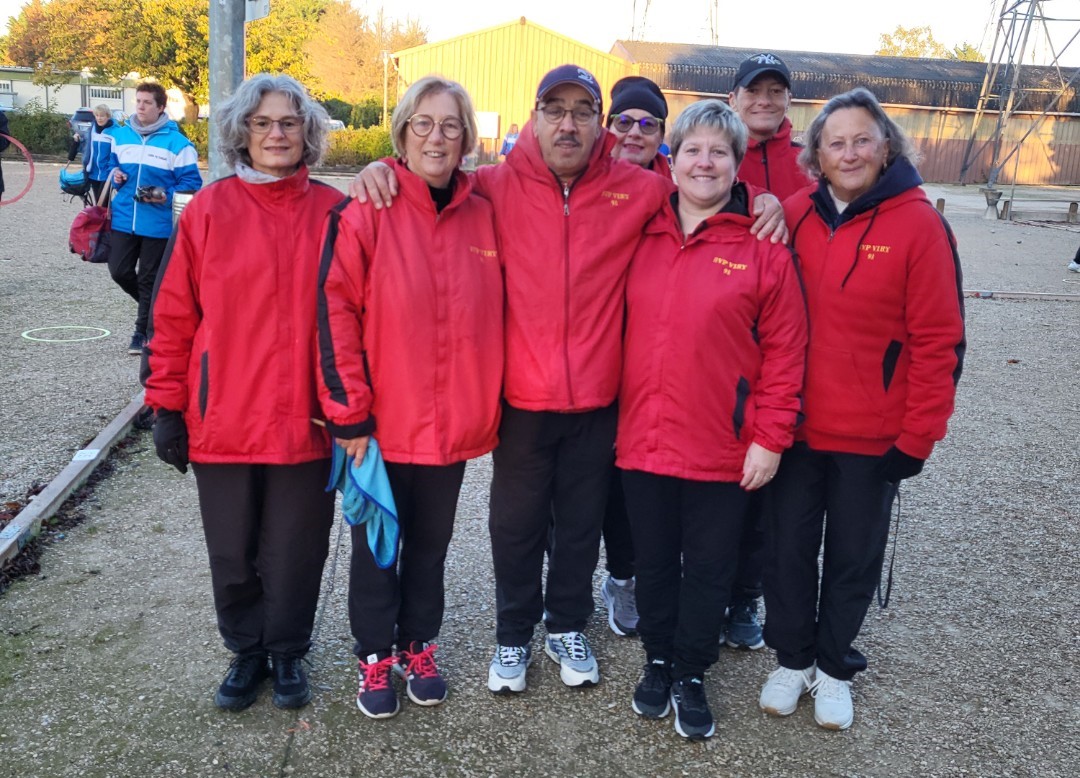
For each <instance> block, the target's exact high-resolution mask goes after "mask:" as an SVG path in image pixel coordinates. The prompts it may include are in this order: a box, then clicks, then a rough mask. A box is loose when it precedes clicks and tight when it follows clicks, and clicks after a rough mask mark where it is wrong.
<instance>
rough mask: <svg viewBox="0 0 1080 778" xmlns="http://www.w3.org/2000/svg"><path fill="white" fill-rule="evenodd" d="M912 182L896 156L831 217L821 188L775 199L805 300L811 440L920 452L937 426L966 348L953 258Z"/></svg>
mask: <svg viewBox="0 0 1080 778" xmlns="http://www.w3.org/2000/svg"><path fill="white" fill-rule="evenodd" d="M918 183H921V179H919V178H918V174H917V173H915V170H914V168H912V167H911V166H910V165H909V164H908V163H907V162H906V161H905V160H903V159H902V158H901V159H899V160H897V161H896V162H894V163H892V164H891V165H890V166H889V168H888V171H887V172H886V173H885V174H884V175H883V176H882V179H881V180H880V181H879V182H878V185H877V186H876V188H875V190H872V191H871V192H869V193H867V195H864V196H863V197H862V198H860V199H859V200H857V201H856V202H854V203H852V204H851V205H849V206H848V209H847V211H850V212H851V213H848V212H847V211H846V212H845V213H844V215H843V217H842V218H841V219H836V216H835V210H834V209H833V207H832V201H831V197H830V195H829V194H828V192H827V190H825V189H824V188H823V189H822V190H820V191H818V190H816V188H815V187H807V188H806V189H804V190H803V191H801V192H799V193H798V194H796V195H795V196H793V197H791V198H789V199H788V200H787V201H786V202H785V203H784V210H785V215H786V217H787V223H788V225H789V227H790V228H791V230H792V234H793V236H792V246H793V247H794V249H795V253H796V256H797V257H798V260H799V263H800V266H801V268H802V273H803V278H804V281H805V284H806V297H807V303H808V308H809V312H810V351H809V355H808V358H807V365H806V386H805V389H804V397H805V413H806V420H805V423H804V424H803V426H802V427H801V428H800V437H801V438H805V440H806V441H807V443H808V444H809V445H810V447H811V448H814V449H818V450H824V451H840V452H848V453H855V454H871V455H879V454H883V453H885V451H887V450H888V449H889V447H890V446H892V445H896V446H897V448H899V449H900V450H901V451H903V452H904V453H905V454H908V455H909V456H912V457H916V458H918V459H926V458H927V457H928V456H929V455H930V451H931V450H932V449H933V446H934V443H935V442H936V441H938V440H941V438H943V437H944V436H945V430H946V422H947V421H948V418H949V416H950V415H951V414H952V410H953V400H954V397H955V394H956V382H957V381H958V380H959V378H960V371H961V368H962V365H963V356H964V349H965V340H964V318H963V316H964V310H963V297H962V291H961V289H962V287H961V280H960V260H959V257H958V256H957V254H956V244H955V240H954V238H953V237H952V233H951V232H950V230H949V228H948V225H947V224H946V223H945V220H944V219H943V218H942V217H941V216H940V215H939V214H938V213H937V211H935V210H934V207H933V206H932V205H931V204H930V201H929V200H927V198H926V195H925V194H924V193H923V191H922V189H921V188H919V186H918ZM823 186H824V185H823ZM830 220H835V221H839V226H836V227H835V229H833V228H830V226H829V223H828V222H829V221H830Z"/></svg>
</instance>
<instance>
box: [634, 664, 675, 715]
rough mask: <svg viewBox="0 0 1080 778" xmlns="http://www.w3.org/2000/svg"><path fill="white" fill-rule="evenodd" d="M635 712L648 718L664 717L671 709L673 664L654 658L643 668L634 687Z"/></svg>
mask: <svg viewBox="0 0 1080 778" xmlns="http://www.w3.org/2000/svg"><path fill="white" fill-rule="evenodd" d="M633 707H634V713H636V714H637V715H639V716H644V717H645V718H647V719H662V718H664V716H666V715H668V711H670V710H671V665H670V664H669V663H668V662H666V661H665V660H663V659H653V660H651V661H650V662H648V663H647V664H646V665H645V666H644V667H643V668H642V669H641V678H640V679H638V684H637V687H636V688H635V689H634V702H633Z"/></svg>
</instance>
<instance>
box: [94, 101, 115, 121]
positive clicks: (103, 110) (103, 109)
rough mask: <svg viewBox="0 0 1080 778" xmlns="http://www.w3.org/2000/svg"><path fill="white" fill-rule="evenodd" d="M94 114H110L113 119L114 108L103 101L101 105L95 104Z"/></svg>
mask: <svg viewBox="0 0 1080 778" xmlns="http://www.w3.org/2000/svg"><path fill="white" fill-rule="evenodd" d="M94 115H95V116H108V117H109V118H110V119H111V118H112V108H110V107H109V106H107V105H105V103H101V104H100V105H95V106H94Z"/></svg>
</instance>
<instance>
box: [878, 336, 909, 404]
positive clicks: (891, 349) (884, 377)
mask: <svg viewBox="0 0 1080 778" xmlns="http://www.w3.org/2000/svg"><path fill="white" fill-rule="evenodd" d="M903 347H904V344H902V343H901V342H900V341H898V340H890V341H889V346H888V348H886V349H885V356H884V358H883V359H882V360H881V384H882V387H883V388H884V389H885V391H886V392H887V391H889V384H891V383H892V379H893V374H894V373H895V372H896V361H897V360H898V359H900V350H901V349H902V348H903Z"/></svg>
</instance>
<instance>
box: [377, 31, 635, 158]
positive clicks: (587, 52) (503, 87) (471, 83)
mask: <svg viewBox="0 0 1080 778" xmlns="http://www.w3.org/2000/svg"><path fill="white" fill-rule="evenodd" d="M394 60H395V62H396V65H397V69H398V74H399V78H398V84H399V89H400V90H401V91H402V92H404V90H405V89H407V88H408V86H409V84H412V83H413V82H415V81H417V80H418V79H420V78H423V77H424V76H426V75H429V74H432V73H435V74H438V75H441V76H444V77H445V78H449V79H453V80H454V81H457V82H459V83H461V84H462V85H463V86H464V87H465V88H466V89H467V90H468V92H469V94H470V95H472V98H473V102H474V104H475V107H476V111H477V113H478V114H480V116H481V124H482V125H487V126H488V127H492V129H489V130H488V134H491V135H492V137H490V138H483V139H482V140H483V152H484V153H486V155H487V156H490V155H491V154H492V153H493V150H497V149H498V146H497V145H496V141H497V139H498V138H501V137H502V135H504V134H505V133H506V132H507V130H509V128H510V125H511V124H517V125H519V126H524V124H525V122H526V121H527V120H528V118H529V112H530V111H531V110H532V109H533V104H534V102H535V98H536V87H537V85H538V84H539V83H540V79H541V78H543V76H544V74H545V73H546V72H548V71H549V70H551V69H552V68H554V67H558V66H559V65H565V64H567V63H573V64H575V65H580V66H581V67H583V68H585V69H586V70H588V71H589V72H590V73H592V74H593V75H594V76H596V79H597V81H599V82H600V88H601V90H602V91H603V94H604V97H605V102H606V99H607V96H608V95H609V94H610V92H611V85H612V84H614V83H615V82H616V81H618V80H619V79H620V78H622V77H623V76H628V75H632V74H635V73H636V71H637V66H636V64H634V63H632V62H629V61H627V60H626V59H624V58H622V57H616V56H613V55H611V54H605V53H604V52H602V51H599V50H598V49H594V48H591V47H589V46H586V45H584V44H582V43H580V42H578V41H576V40H573V39H572V38H568V37H566V36H565V35H560V34H559V33H557V32H552V31H551V30H548V29H546V28H544V27H541V26H540V25H538V24H533V23H532V22H529V21H526V19H525V17H524V16H523V17H521V19H519V20H518V21H515V22H510V23H508V24H503V25H499V26H498V27H489V28H487V29H485V30H479V31H477V32H473V33H468V34H466V35H461V36H458V37H457V38H451V39H449V40H445V41H439V42H436V43H428V44H425V45H423V46H415V47H413V48H411V49H405V50H403V51H398V52H395V53H394ZM398 97H399V98H400V97H401V95H400V94H399V95H398ZM485 114H495V115H496V116H497V117H498V121H497V127H494V126H493V125H494V124H496V123H495V122H491V121H488V122H485V121H484V119H485V118H488V119H493V118H494V117H492V116H488V117H485ZM482 134H484V133H483V131H482Z"/></svg>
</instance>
